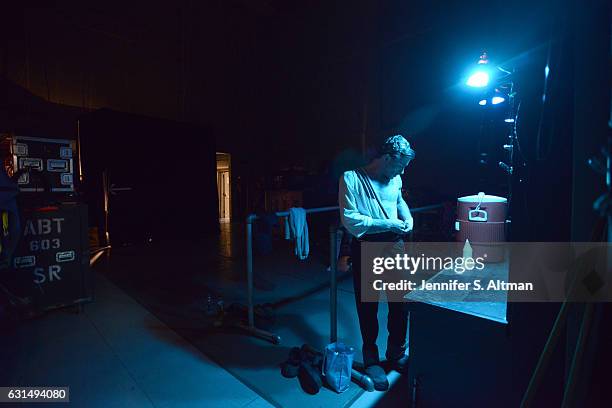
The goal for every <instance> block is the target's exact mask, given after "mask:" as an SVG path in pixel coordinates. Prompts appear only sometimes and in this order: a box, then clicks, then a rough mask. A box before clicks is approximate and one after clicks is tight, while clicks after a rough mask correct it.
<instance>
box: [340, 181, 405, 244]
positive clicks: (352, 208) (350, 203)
mask: <svg viewBox="0 0 612 408" xmlns="http://www.w3.org/2000/svg"><path fill="white" fill-rule="evenodd" d="M353 182H354V180H350V179H349V177H347V175H346V173H345V175H343V176H342V177H340V188H339V191H338V204H339V205H340V219H341V220H342V225H344V227H345V228H346V229H347V230H348V232H350V233H351V235H353V236H355V237H358V238H359V237H361V236H362V235H363V234H365V233H366V232H367V233H368V234H374V233H378V232H386V231H390V230H393V229H394V227H396V228H399V227H398V226H394V225H393V223H392V220H381V219H376V218H372V217H370V216H369V215H366V214H362V213H360V212H359V209H358V208H357V197H355V191H354V190H355V186H354V183H353ZM396 222H397V221H396Z"/></svg>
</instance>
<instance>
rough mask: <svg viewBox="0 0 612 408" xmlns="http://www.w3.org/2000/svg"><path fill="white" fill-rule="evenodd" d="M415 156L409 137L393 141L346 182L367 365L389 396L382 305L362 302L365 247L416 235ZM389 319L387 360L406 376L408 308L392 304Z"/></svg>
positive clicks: (343, 194)
mask: <svg viewBox="0 0 612 408" xmlns="http://www.w3.org/2000/svg"><path fill="white" fill-rule="evenodd" d="M414 156H415V153H414V150H412V149H411V148H410V143H408V141H407V140H406V139H405V138H404V137H403V136H401V135H396V136H391V137H389V138H387V139H386V140H385V142H384V143H383V144H382V146H381V147H380V149H379V151H378V156H377V157H376V158H374V159H373V160H372V161H371V162H370V163H369V164H368V165H367V166H366V167H364V168H360V169H357V170H351V171H347V172H345V173H344V175H343V176H342V177H340V189H339V204H340V217H341V220H342V224H343V225H344V227H345V228H346V230H347V231H348V232H349V233H350V234H351V235H352V236H353V237H354V238H356V239H353V240H352V241H353V242H352V245H351V259H352V266H353V284H354V287H355V299H356V303H357V315H358V316H359V328H360V330H361V337H362V340H363V348H362V352H363V363H364V367H365V371H366V373H367V374H368V375H369V376H370V378H372V381H373V382H374V388H375V389H376V390H378V391H386V390H387V389H388V388H389V382H388V381H387V376H386V374H385V372H384V370H383V369H382V367H381V366H380V360H379V354H378V347H377V345H376V338H377V337H378V318H377V314H378V302H362V301H361V242H364V241H366V242H367V241H370V242H400V243H401V240H402V235H403V234H406V233H408V232H409V231H411V230H412V226H413V220H412V215H411V214H410V210H409V209H408V205H407V204H406V202H405V201H404V199H403V198H402V179H401V177H400V175H401V174H403V173H404V169H405V168H406V166H407V165H408V163H410V161H411V160H412V159H413V158H414ZM387 320H388V324H387V329H388V331H389V339H388V342H387V351H386V353H385V355H386V357H387V360H388V361H390V362H391V364H392V367H393V368H394V369H395V370H396V371H398V372H400V373H405V372H406V371H407V368H408V356H406V354H405V351H406V344H405V343H406V330H407V326H408V320H407V311H406V310H405V307H404V304H403V303H399V302H389V316H388V319H387Z"/></svg>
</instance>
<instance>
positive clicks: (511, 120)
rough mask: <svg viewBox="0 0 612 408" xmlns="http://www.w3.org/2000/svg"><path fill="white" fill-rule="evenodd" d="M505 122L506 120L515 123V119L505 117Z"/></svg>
mask: <svg viewBox="0 0 612 408" xmlns="http://www.w3.org/2000/svg"><path fill="white" fill-rule="evenodd" d="M504 122H506V123H514V119H512V118H508V119H504Z"/></svg>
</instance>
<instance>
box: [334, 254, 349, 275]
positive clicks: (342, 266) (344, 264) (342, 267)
mask: <svg viewBox="0 0 612 408" xmlns="http://www.w3.org/2000/svg"><path fill="white" fill-rule="evenodd" d="M336 270H337V271H339V272H346V271H348V270H349V257H348V256H341V257H340V258H338V263H337V264H336Z"/></svg>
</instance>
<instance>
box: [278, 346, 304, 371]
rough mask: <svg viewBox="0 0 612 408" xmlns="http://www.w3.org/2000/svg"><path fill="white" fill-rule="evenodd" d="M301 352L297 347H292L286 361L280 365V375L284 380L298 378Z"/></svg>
mask: <svg viewBox="0 0 612 408" xmlns="http://www.w3.org/2000/svg"><path fill="white" fill-rule="evenodd" d="M301 359H302V357H301V352H300V349H299V348H297V347H293V348H292V349H291V350H290V351H289V357H288V358H287V361H285V362H284V363H282V364H281V374H282V375H283V377H285V378H295V377H297V376H298V372H299V369H300V362H301Z"/></svg>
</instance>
